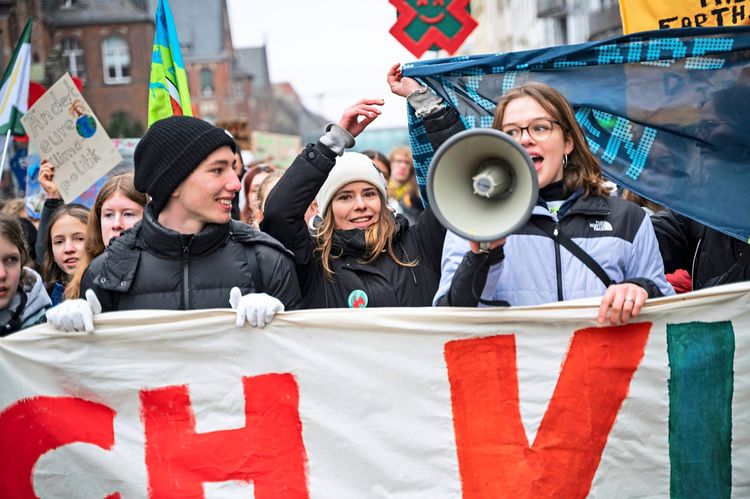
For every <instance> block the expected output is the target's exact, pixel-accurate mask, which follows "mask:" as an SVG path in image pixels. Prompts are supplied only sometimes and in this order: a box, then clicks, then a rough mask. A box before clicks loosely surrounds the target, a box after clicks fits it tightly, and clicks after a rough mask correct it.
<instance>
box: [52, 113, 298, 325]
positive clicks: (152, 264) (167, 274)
mask: <svg viewBox="0 0 750 499" xmlns="http://www.w3.org/2000/svg"><path fill="white" fill-rule="evenodd" d="M235 152H236V144H235V142H234V139H233V138H232V137H231V135H230V134H229V133H228V132H226V131H225V130H223V129H221V128H217V127H215V126H213V125H211V124H209V123H207V122H205V121H202V120H199V119H197V118H191V117H186V116H172V117H170V118H166V119H163V120H160V121H157V122H156V123H154V124H153V125H152V126H151V128H150V129H149V130H148V132H147V133H146V135H145V136H144V137H143V138H142V139H141V141H140V143H139V144H138V147H137V148H136V151H135V187H136V188H137V189H138V190H139V191H141V192H145V193H147V194H148V195H149V196H151V202H150V203H149V204H148V205H147V206H146V210H145V211H144V216H143V220H142V221H141V222H140V223H139V224H138V225H136V226H135V227H133V229H131V230H129V231H126V232H124V233H123V234H122V235H121V236H120V237H119V238H117V239H116V240H114V241H113V242H112V243H110V245H109V247H108V248H107V249H106V251H105V252H104V253H103V254H101V255H100V256H98V257H97V258H96V259H94V260H93V261H92V262H91V264H90V265H89V267H88V269H87V270H86V273H85V274H84V276H83V279H82V280H81V293H82V298H83V297H84V295H83V294H84V293H85V298H86V299H79V300H68V301H66V302H63V303H62V304H61V305H60V306H58V307H56V308H55V309H54V311H53V312H52V317H50V316H49V315H48V320H49V322H50V323H52V324H53V325H54V326H55V327H57V328H58V329H63V330H65V331H73V330H75V331H81V330H83V329H86V330H87V331H93V315H95V314H96V313H99V311H100V310H101V311H105V312H106V311H113V310H134V309H167V310H191V309H205V308H223V307H226V306H227V305H228V304H231V306H232V308H234V309H236V310H237V325H238V326H241V325H242V324H244V322H245V320H248V322H250V323H251V325H253V326H259V327H263V326H264V325H265V324H266V323H267V322H269V321H270V320H271V319H272V318H273V316H274V314H275V313H276V312H278V311H282V310H285V309H286V310H293V309H297V308H299V307H300V306H301V304H302V300H301V297H300V290H299V285H298V283H297V277H296V275H295V272H294V266H293V263H292V260H291V254H290V253H289V252H288V251H287V250H286V249H285V248H284V247H283V246H282V245H281V244H280V243H278V242H277V241H276V240H275V239H273V238H271V237H270V236H268V235H266V234H264V233H262V232H259V231H255V230H253V229H251V228H250V226H248V225H246V224H244V223H242V222H238V221H235V220H231V217H230V214H231V210H232V199H233V198H234V196H235V195H236V194H237V192H238V191H239V190H240V182H239V180H238V178H237V174H236V173H235V172H234V170H233V165H234V161H235V157H234V154H235Z"/></svg>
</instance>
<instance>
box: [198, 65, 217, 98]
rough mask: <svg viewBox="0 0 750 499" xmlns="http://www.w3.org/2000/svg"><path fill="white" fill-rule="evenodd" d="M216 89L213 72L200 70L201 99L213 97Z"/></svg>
mask: <svg viewBox="0 0 750 499" xmlns="http://www.w3.org/2000/svg"><path fill="white" fill-rule="evenodd" d="M215 90H216V88H215V87H214V72H213V71H211V70H210V69H208V68H202V69H201V95H202V96H203V97H213V95H214V92H215Z"/></svg>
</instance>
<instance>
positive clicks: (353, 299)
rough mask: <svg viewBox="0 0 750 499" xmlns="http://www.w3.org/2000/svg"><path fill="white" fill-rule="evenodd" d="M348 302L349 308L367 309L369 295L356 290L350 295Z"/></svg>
mask: <svg viewBox="0 0 750 499" xmlns="http://www.w3.org/2000/svg"><path fill="white" fill-rule="evenodd" d="M347 302H348V303H349V308H366V307H367V293H365V292H364V291H362V290H361V289H355V290H354V291H352V292H351V293H349V298H348V299H347Z"/></svg>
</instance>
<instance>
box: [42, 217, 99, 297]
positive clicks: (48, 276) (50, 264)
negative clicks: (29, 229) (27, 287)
mask: <svg viewBox="0 0 750 499" xmlns="http://www.w3.org/2000/svg"><path fill="white" fill-rule="evenodd" d="M64 216H71V217H73V218H75V219H77V220H78V221H79V222H81V223H82V224H83V225H84V226H85V225H86V223H87V221H88V216H89V210H88V209H87V208H86V207H85V206H82V205H80V204H64V205H62V206H60V207H59V208H57V209H56V210H55V212H54V213H53V214H52V217H51V218H50V221H49V225H47V233H46V234H45V237H46V238H47V239H46V242H45V246H46V247H45V251H44V261H43V262H42V279H44V284H45V286H46V287H47V291H51V290H52V287H53V286H54V285H55V283H57V282H59V283H62V284H65V285H66V286H67V283H68V281H70V277H69V276H68V275H67V274H66V273H65V272H63V270H62V269H61V268H60V266H59V265H57V263H56V262H55V255H54V252H53V251H52V228H53V227H54V226H55V224H56V223H57V222H59V221H60V219H61V218H62V217H64Z"/></svg>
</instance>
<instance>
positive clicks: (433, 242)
mask: <svg viewBox="0 0 750 499" xmlns="http://www.w3.org/2000/svg"><path fill="white" fill-rule="evenodd" d="M381 105H383V100H382V99H362V100H360V101H359V102H357V103H356V104H354V105H353V106H350V107H348V108H347V109H346V110H345V111H344V113H343V115H342V117H341V119H340V120H339V123H338V124H337V125H335V124H331V125H328V128H327V129H326V133H325V134H324V135H323V136H322V137H321V138H320V139H319V140H318V142H317V143H315V144H309V145H308V146H307V147H306V148H305V149H304V150H303V151H302V153H301V154H300V155H299V156H297V158H296V159H295V160H294V162H293V163H292V165H291V166H290V167H289V169H288V170H287V171H286V172H285V173H284V175H283V176H282V177H281V179H280V180H279V181H278V183H277V184H276V186H275V187H274V189H273V190H272V191H271V193H270V194H269V196H268V199H267V200H266V206H265V211H264V216H263V221H262V223H261V229H262V230H264V231H266V232H268V233H269V234H271V235H272V236H274V237H276V238H277V239H279V241H281V242H282V243H283V244H284V245H285V246H286V247H287V248H288V249H290V250H292V252H293V253H294V255H295V263H296V268H297V274H298V276H299V279H300V287H301V288H302V293H303V298H304V304H305V308H338V307H349V308H365V307H407V306H412V307H420V306H421V307H424V306H429V305H430V303H431V301H432V296H433V295H434V293H435V290H436V289H437V284H438V281H439V278H440V254H441V251H442V244H443V240H444V238H445V229H444V228H443V227H442V226H441V225H440V223H439V222H438V221H437V219H436V218H435V216H434V215H433V213H432V212H431V211H430V210H425V211H424V212H422V214H421V215H420V216H419V218H418V219H417V222H416V223H415V224H414V225H410V224H409V222H408V221H407V220H406V218H404V217H403V216H401V215H394V214H393V213H392V212H391V210H389V209H388V205H387V203H388V201H387V199H388V197H387V187H386V180H385V178H384V177H383V174H382V173H381V172H380V170H378V168H377V167H376V166H375V164H374V163H373V161H372V160H371V159H370V158H369V157H367V156H365V155H364V154H361V153H354V152H344V149H346V148H348V147H352V146H354V137H356V136H357V135H359V134H360V133H361V132H362V131H364V129H365V128H366V127H367V126H368V125H369V124H370V123H372V122H373V121H374V120H375V119H376V118H377V117H378V116H379V115H380V113H381V111H380V108H379V106H381ZM313 200H317V202H318V210H319V214H320V217H321V219H322V221H321V222H320V224H319V225H318V226H317V227H316V229H315V231H314V234H312V235H311V234H310V229H309V228H308V225H307V223H306V222H305V213H306V212H307V210H308V207H309V206H310V204H311V203H312V201H313Z"/></svg>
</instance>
